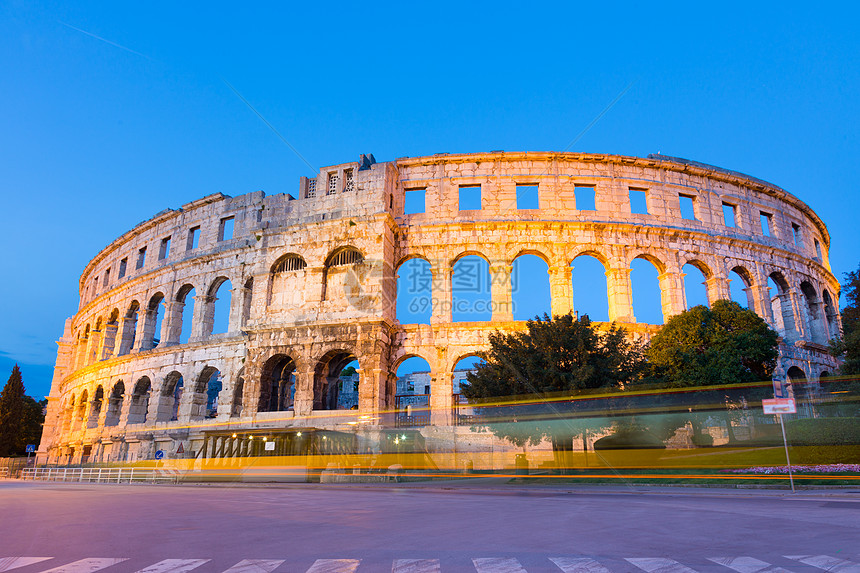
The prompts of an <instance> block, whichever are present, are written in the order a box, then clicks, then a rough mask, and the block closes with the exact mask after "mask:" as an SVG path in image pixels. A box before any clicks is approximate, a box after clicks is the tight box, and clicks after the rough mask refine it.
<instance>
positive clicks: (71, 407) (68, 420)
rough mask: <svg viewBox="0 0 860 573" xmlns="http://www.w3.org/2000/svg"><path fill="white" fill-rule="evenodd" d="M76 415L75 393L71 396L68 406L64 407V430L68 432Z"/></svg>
mask: <svg viewBox="0 0 860 573" xmlns="http://www.w3.org/2000/svg"><path fill="white" fill-rule="evenodd" d="M74 415H75V393H74V392H72V395H71V396H70V397H69V399H68V401H67V402H66V407H65V408H64V409H63V431H64V432H68V431H69V430H70V429H71V427H72V418H74Z"/></svg>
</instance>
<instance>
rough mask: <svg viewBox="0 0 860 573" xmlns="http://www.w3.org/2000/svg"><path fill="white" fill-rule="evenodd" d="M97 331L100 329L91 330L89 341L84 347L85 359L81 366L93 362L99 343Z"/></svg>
mask: <svg viewBox="0 0 860 573" xmlns="http://www.w3.org/2000/svg"><path fill="white" fill-rule="evenodd" d="M96 332H98V331H97V330H95V329H93V330H91V331H90V335H89V336H88V337H87V343H86V346H85V347H84V359H83V362H81V364H80V366H79V367H80V368H83V367H85V366H89V365H90V364H92V363H93V357H94V355H95V353H96V346H97V345H98V342H97V337H96Z"/></svg>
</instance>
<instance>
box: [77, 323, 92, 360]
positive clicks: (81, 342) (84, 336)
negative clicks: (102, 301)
mask: <svg viewBox="0 0 860 573" xmlns="http://www.w3.org/2000/svg"><path fill="white" fill-rule="evenodd" d="M89 342H90V325H89V324H88V325H86V326H85V327H84V330H83V332H81V333H80V336H78V346H77V348H76V349H75V350H76V355H75V369H76V370H77V369H78V368H83V367H84V366H86V365H87V348H89Z"/></svg>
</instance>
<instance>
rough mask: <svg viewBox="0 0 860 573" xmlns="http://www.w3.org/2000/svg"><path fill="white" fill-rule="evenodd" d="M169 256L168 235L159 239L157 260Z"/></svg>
mask: <svg viewBox="0 0 860 573" xmlns="http://www.w3.org/2000/svg"><path fill="white" fill-rule="evenodd" d="M169 256H170V237H165V238H163V239H161V247H160V248H159V249H158V260H159V261H163V260H164V259H166V258H167V257H169Z"/></svg>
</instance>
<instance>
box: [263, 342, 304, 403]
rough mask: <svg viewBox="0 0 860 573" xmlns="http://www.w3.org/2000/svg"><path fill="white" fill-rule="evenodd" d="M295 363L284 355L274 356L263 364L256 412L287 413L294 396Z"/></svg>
mask: <svg viewBox="0 0 860 573" xmlns="http://www.w3.org/2000/svg"><path fill="white" fill-rule="evenodd" d="M295 372H296V363H295V362H294V361H293V359H292V358H290V357H289V356H287V355H286V354H276V355H274V356H272V357H271V358H269V359H268V360H266V362H265V364H263V373H262V375H261V376H260V401H259V403H258V406H257V411H258V412H289V411H292V410H293V405H294V402H295V395H296V375H295Z"/></svg>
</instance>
